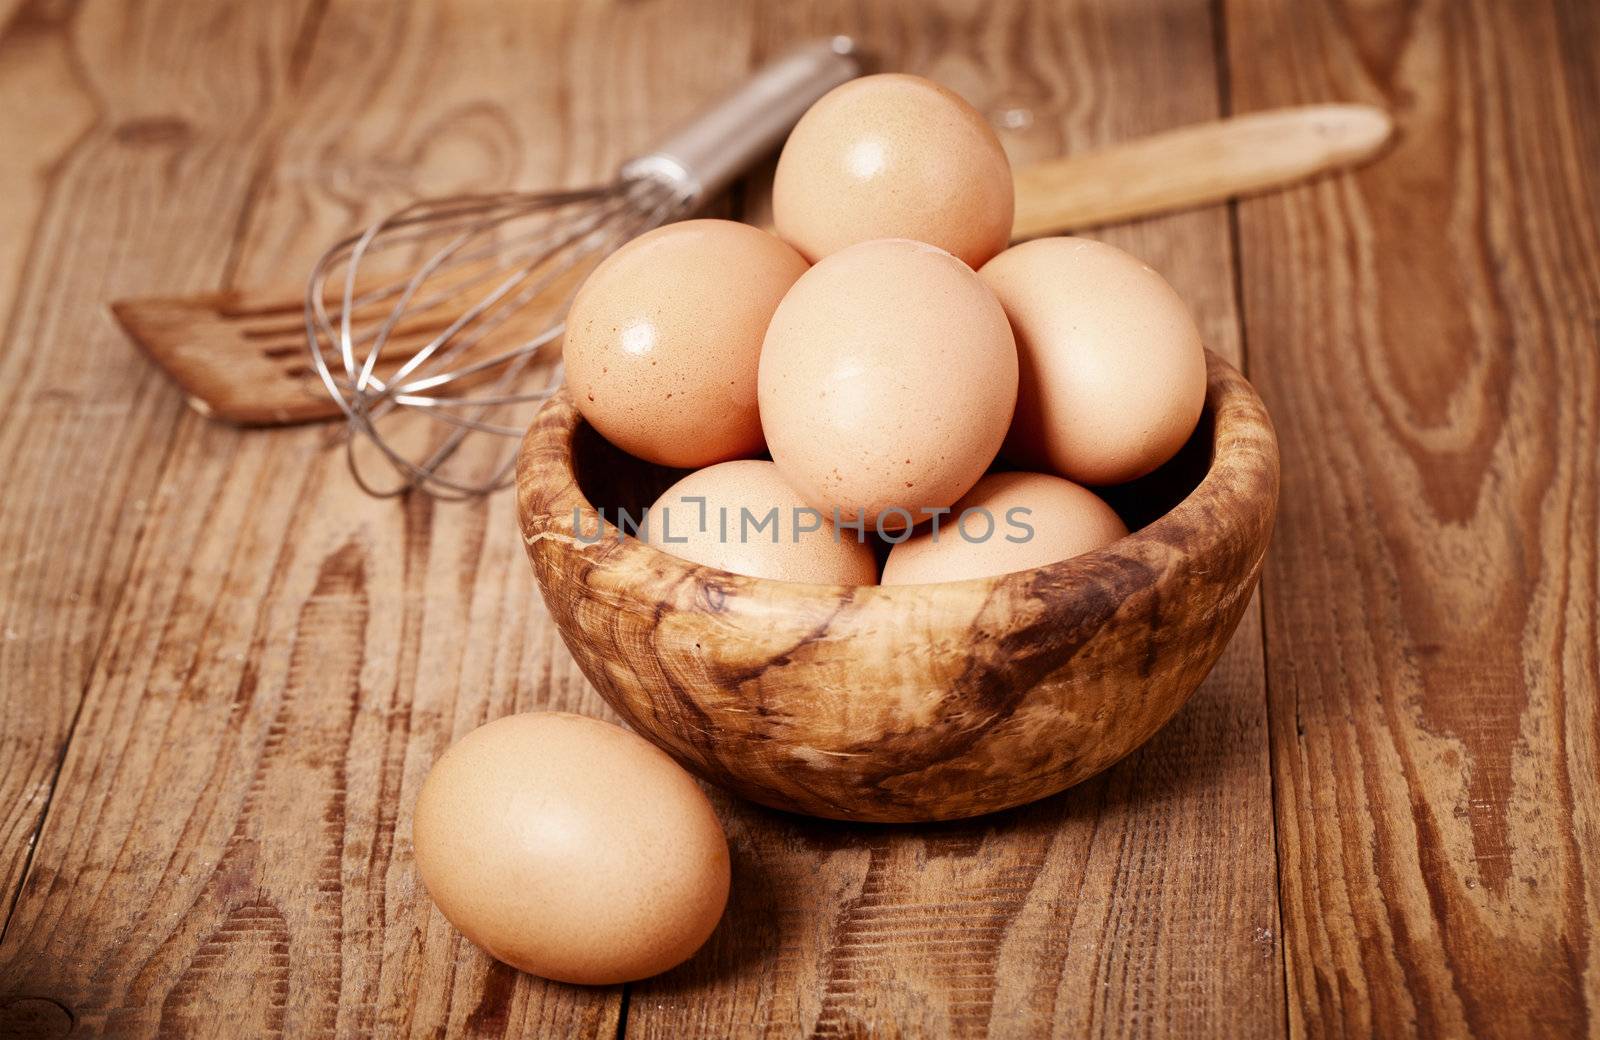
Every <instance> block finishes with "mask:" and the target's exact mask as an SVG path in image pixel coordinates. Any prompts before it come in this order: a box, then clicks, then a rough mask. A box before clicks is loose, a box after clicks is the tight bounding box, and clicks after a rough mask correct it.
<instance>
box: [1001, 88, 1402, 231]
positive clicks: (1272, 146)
mask: <svg viewBox="0 0 1600 1040" xmlns="http://www.w3.org/2000/svg"><path fill="white" fill-rule="evenodd" d="M1393 131H1394V122H1393V121H1392V120H1391V119H1390V118H1389V114H1388V113H1387V112H1385V111H1384V110H1383V109H1381V108H1375V107H1373V106H1371V105H1304V106H1299V107H1295V108H1279V109H1272V110H1270V111H1266V112H1253V113H1251V114H1249V115H1243V116H1234V117H1232V118H1229V119H1219V120H1216V121H1215V122H1210V123H1200V124H1198V125H1196V126H1187V127H1183V128H1182V129H1178V130H1170V131H1168V132H1166V133H1162V134H1155V135H1153V136H1151V137H1143V138H1139V139H1138V140H1135V141H1129V142H1128V143H1126V144H1120V145H1114V146H1112V147H1110V148H1106V149H1104V150H1102V151H1098V152H1091V153H1089V154H1087V155H1078V156H1071V157H1069V158H1065V159H1055V160H1052V161H1049V162H1043V163H1037V164H1035V165H1032V166H1028V167H1024V168H1023V169H1020V170H1018V171H1017V173H1016V184H1017V213H1016V219H1015V222H1014V224H1013V226H1012V231H1011V237H1012V238H1013V239H1020V238H1031V237H1034V236H1038V235H1044V234H1051V233H1054V232H1059V231H1065V230H1067V229H1070V228H1084V227H1093V226H1096V225H1099V224H1109V223H1113V222H1115V221H1119V220H1130V219H1132V218H1135V217H1145V216H1150V215H1152V214H1156V213H1164V212H1166V211H1168V210H1174V209H1186V208H1188V207H1191V206H1203V205H1207V204H1210V203H1216V202H1221V201H1223V200H1225V199H1229V198H1233V197H1235V196H1238V195H1247V194H1250V193H1251V192H1257V191H1262V190H1265V189H1268V188H1276V187H1280V186H1282V185H1284V184H1288V183H1292V182H1294V181H1298V180H1303V179H1305V178H1307V177H1311V176H1315V175H1316V174H1319V173H1323V172H1325V171H1328V170H1333V169H1337V168H1339V167H1343V166H1351V165H1354V164H1356V163H1361V162H1364V161H1366V160H1367V159H1370V158H1372V157H1373V156H1374V155H1376V154H1377V153H1378V152H1379V151H1380V150H1382V148H1383V146H1384V144H1385V143H1386V142H1387V141H1388V140H1389V137H1390V135H1391V134H1392V133H1393Z"/></svg>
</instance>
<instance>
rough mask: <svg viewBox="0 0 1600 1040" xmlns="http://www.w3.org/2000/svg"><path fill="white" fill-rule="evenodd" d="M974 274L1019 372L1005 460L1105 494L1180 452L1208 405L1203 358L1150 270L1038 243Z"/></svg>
mask: <svg viewBox="0 0 1600 1040" xmlns="http://www.w3.org/2000/svg"><path fill="white" fill-rule="evenodd" d="M979 275H980V276H981V277H982V278H983V280H984V282H985V283H986V284H987V285H988V286H989V288H990V289H993V290H994V294H995V296H997V297H999V299H1000V303H1001V305H1002V306H1004V307H1005V310H1006V316H1007V317H1008V318H1010V319H1011V328H1012V331H1013V332H1015V333H1016V338H1017V354H1018V359H1019V360H1020V362H1021V365H1022V375H1021V379H1020V381H1019V384H1018V388H1017V415H1016V419H1015V420H1014V421H1013V423H1012V426H1011V433H1010V435H1009V436H1008V437H1007V438H1006V446H1005V455H1006V457H1007V458H1009V459H1013V460H1014V461H1016V462H1017V463H1018V464H1019V465H1022V466H1027V467H1029V468H1032V469H1043V470H1049V471H1051V472H1053V473H1059V474H1061V475H1062V476H1064V477H1067V478H1070V479H1072V480H1076V481H1078V482H1079V483H1082V484H1096V485H1105V484H1120V483H1122V482H1124V481H1128V480H1132V479H1134V478H1135V477H1141V476H1143V475H1144V474H1146V473H1149V472H1150V471H1151V470H1153V469H1155V468H1156V467H1157V466H1159V465H1161V464H1162V463H1163V462H1165V461H1167V460H1168V459H1170V458H1171V457H1172V456H1173V455H1174V454H1176V453H1177V451H1178V449H1179V448H1181V447H1183V444H1184V442H1185V441H1187V440H1188V439H1189V435H1190V434H1191V433H1193V432H1194V427H1195V423H1197V422H1198V421H1199V419H1200V409H1201V408H1202V407H1203V406H1204V404H1205V397H1206V358H1205V351H1204V350H1203V349H1202V347H1201V344H1200V330H1199V329H1197V328H1196V327H1195V324H1194V318H1193V317H1191V316H1190V314H1189V308H1188V307H1187V306H1185V305H1184V302H1183V299H1182V298H1181V297H1179V295H1178V294H1177V292H1175V291H1174V290H1173V288H1172V286H1170V285H1168V284H1167V281H1166V279H1164V278H1162V277H1161V275H1159V274H1157V273H1156V271H1155V269H1154V268H1152V267H1150V265H1148V264H1146V263H1144V262H1143V261H1141V260H1139V259H1137V258H1135V257H1132V256H1129V255H1128V254H1127V253H1124V252H1123V251H1122V250H1120V249H1117V248H1116V247H1114V246H1109V245H1106V244H1105V243H1104V242H1096V241H1094V240H1092V239H1087V238H1042V239H1038V240H1035V241H1033V242H1024V243H1023V244H1022V245H1019V246H1013V247H1012V248H1010V249H1008V250H1006V251H1005V252H1004V253H1001V254H1000V255H999V256H997V257H995V258H994V259H993V260H991V261H989V262H988V263H987V264H985V265H984V267H983V270H982V271H980V272H979Z"/></svg>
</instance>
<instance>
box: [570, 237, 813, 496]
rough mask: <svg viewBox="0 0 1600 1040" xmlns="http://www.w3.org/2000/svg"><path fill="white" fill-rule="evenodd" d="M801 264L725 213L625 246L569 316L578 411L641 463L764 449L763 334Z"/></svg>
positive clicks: (696, 460) (714, 458)
mask: <svg viewBox="0 0 1600 1040" xmlns="http://www.w3.org/2000/svg"><path fill="white" fill-rule="evenodd" d="M805 269H806V262H805V260H804V259H802V258H801V256H800V254H799V253H796V252H795V251H794V250H793V249H792V248H790V247H789V246H788V245H785V244H784V243H783V242H781V241H779V240H778V239H777V238H775V237H773V236H772V235H770V234H768V233H767V232H765V231H762V230H760V229H758V228H753V227H750V226H749V225H747V224H740V223H736V222H734V221H730V220H687V221H683V222H682V223H678V224H668V225H667V226H666V227H661V228H657V229H655V230H654V231H650V232H647V233H645V234H643V235H640V236H639V237H638V238H636V239H634V240H633V241H631V242H629V243H627V244H626V245H624V246H622V247H621V248H620V249H618V250H617V251H616V252H615V253H613V254H611V255H610V256H609V257H607V258H606V259H605V260H603V261H601V263H600V264H599V265H598V266H597V267H596V268H595V269H594V271H593V272H591V273H590V275H589V277H588V279H587V280H586V281H585V282H584V283H583V286H582V287H581V288H580V289H579V290H578V294H577V296H576V297H575V298H574V299H573V301H572V308H571V310H570V311H569V312H568V315H567V329H566V336H565V340H564V343H563V346H562V352H563V357H564V359H565V363H566V382H567V385H568V386H569V387H570V388H571V393H572V395H573V400H574V402H575V403H576V404H577V407H578V411H579V412H581V413H582V414H583V417H584V418H585V419H586V420H588V422H589V424H590V425H591V426H593V427H594V428H595V429H596V430H598V431H599V432H600V434H601V436H603V437H605V438H606V439H607V440H608V441H610V442H611V443H612V444H615V445H616V446H617V447H619V448H621V449H622V450H623V451H626V452H628V453H629V454H630V455H635V456H637V457H639V458H641V459H644V460H646V461H648V462H656V463H660V464H662V465H666V466H679V467H684V468H693V467H697V466H708V465H710V464H712V463H714V462H723V461H725V460H728V459H737V458H747V457H749V456H752V455H757V454H760V452H761V449H762V437H761V420H760V416H759V414H758V411H757V407H756V365H757V360H758V358H759V356H760V353H761V339H762V336H763V335H765V333H766V329H767V322H768V321H769V320H770V319H771V318H772V312H773V310H774V308H776V307H777V306H778V301H779V300H780V299H782V298H783V294H784V293H785V292H787V291H788V289H789V287H790V286H791V285H793V284H794V281H795V279H797V278H799V277H800V275H801V274H802V273H803V272H804V271H805Z"/></svg>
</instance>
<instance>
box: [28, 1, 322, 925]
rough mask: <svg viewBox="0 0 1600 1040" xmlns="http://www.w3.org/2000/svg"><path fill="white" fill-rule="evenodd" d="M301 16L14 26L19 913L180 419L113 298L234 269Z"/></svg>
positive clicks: (175, 16) (261, 9)
mask: <svg viewBox="0 0 1600 1040" xmlns="http://www.w3.org/2000/svg"><path fill="white" fill-rule="evenodd" d="M303 13H304V5H303V4H296V3H284V4H277V5H274V6H270V7H269V6H266V5H260V6H251V7H249V8H244V9H236V10H231V11H228V12H224V13H222V14H220V15H218V14H216V13H214V12H207V11H205V10H203V9H201V8H199V7H197V6H194V5H188V6H174V7H169V8H164V9H162V10H160V11H150V12H144V15H143V16H141V14H140V13H138V12H135V13H132V14H130V13H128V12H124V11H122V10H121V8H120V5H116V4H101V5H99V6H98V7H96V8H93V9H89V10H84V9H79V8H72V7H68V6H66V5H59V4H52V3H45V2H30V3H23V4H20V5H17V6H16V7H15V8H14V9H13V11H12V13H11V15H10V18H9V20H8V21H7V22H6V23H5V25H4V30H3V34H0V91H3V92H4V95H5V97H6V103H5V104H4V105H0V134H3V139H4V140H5V142H6V145H5V148H4V149H3V152H4V156H3V157H0V199H3V202H0V314H3V315H4V316H5V317H6V325H5V332H4V349H3V351H0V385H4V386H5V387H6V407H5V408H4V409H3V410H0V452H3V453H4V454H3V457H4V458H7V459H14V460H25V462H24V464H22V465H18V466H16V467H15V468H14V469H13V470H12V471H11V478H10V480H9V482H8V488H7V492H6V496H5V509H4V510H3V511H0V690H3V691H4V696H3V697H0V885H3V889H0V891H3V892H4V902H3V903H0V920H3V919H4V917H5V916H7V915H9V912H10V909H11V903H12V898H13V896H14V894H15V892H16V889H17V883H18V881H19V880H20V878H21V873H22V871H23V869H24V866H25V863H26V860H27V858H28V856H29V854H30V850H31V848H32V844H33V839H34V835H35V834H36V832H37V828H38V826H39V823H40V820H41V817H42V815H43V812H44V808H45V805H46V803H47V801H48V799H49V797H50V794H51V792H52V790H53V789H54V785H55V782H56V775H57V770H58V767H59V765H60V762H61V755H62V750H63V747H64V745H65V742H66V740H67V738H68V735H69V733H70V732H71V729H72V726H73V722H74V718H75V715H76V712H77V710H78V708H79V705H80V703H81V698H82V696H83V693H84V690H85V687H86V686H87V684H88V682H89V680H90V675H91V673H92V670H93V666H94V662H95V661H96V659H97V656H98V654H99V652H100V650H101V648H102V644H103V638H104V634H105V631H106V628H107V626H108V624H109V623H110V619H111V616H112V614H113V612H114V610H115V609H116V605H117V603H118V602H119V601H120V600H121V598H122V596H123V594H124V590H125V579H126V577H127V575H128V573H129V567H130V564H131V559H132V555H133V549H134V546H135V544H136V542H137V541H138V538H139V535H140V532H141V531H142V529H143V525H144V522H145V518H146V515H147V505H148V502H149V499H150V496H151V495H152V493H153V491H154V489H155V487H156V485H157V483H158V480H159V476H160V474H161V472H162V470H163V468H164V466H165V465H166V462H167V460H168V452H169V449H170V446H171V443H172V437H173V431H174V428H175V424H176V420H177V418H178V415H179V414H180V411H181V409H176V408H174V407H173V405H174V400H173V398H172V396H171V394H170V393H169V392H168V391H167V389H166V388H164V387H163V386H162V385H161V381H160V379H159V378H156V379H152V378H151V377H152V373H151V372H150V370H149V368H148V366H147V365H145V364H144V363H142V362H141V361H140V360H139V359H137V358H131V357H129V355H128V348H127V344H126V342H125V341H124V340H123V337H122V336H121V335H120V333H118V331H117V330H116V329H115V327H114V326H112V325H111V324H110V323H109V322H108V321H106V320H105V317H104V315H103V313H102V311H101V303H102V301H103V300H104V299H106V298H107V297H108V296H110V295H113V294H120V293H126V292H136V291H138V290H141V289H144V288H147V287H148V285H149V284H150V282H149V279H150V278H151V277H152V276H153V275H155V274H157V273H159V276H160V277H161V278H163V279H164V280H166V282H167V283H168V284H170V285H171V286H172V287H173V288H174V289H194V288H200V287H203V286H205V285H207V284H208V283H209V282H210V280H212V279H215V277H216V275H217V271H218V270H219V269H220V268H221V267H222V266H223V265H224V264H225V263H226V262H227V259H228V256H229V253H230V250H231V248H232V246H233V240H234V237H235V231H236V228H235V224H236V221H237V219H238V212H239V206H240V205H241V203H242V202H243V200H244V199H245V197H246V196H247V194H248V191H249V186H250V182H251V179H252V177H253V175H254V173H255V169H256V167H257V165H258V164H259V162H260V159H261V154H262V150H263V148H264V146H265V142H266V126H267V124H268V122H269V120H270V117H271V113H272V111H273V108H274V105H275V103H276V102H277V100H278V97H279V93H280V91H281V88H282V86H283V83H284V81H285V80H286V79H287V77H288V76H289V74H290V66H291V64H292V54H293V49H294V45H295V41H296V39H297V34H298V32H299V29H300V26H301V21H302V16H303ZM241 64H248V65H250V66H251V67H252V68H253V69H254V70H255V73H256V74H255V75H252V76H248V77H241V76H239V75H237V69H238V68H239V66H240V65H241ZM151 255H158V256H160V257H161V262H160V265H159V272H158V271H157V268H156V267H155V266H154V265H151V264H150V263H149V262H148V258H149V257H150V256H151Z"/></svg>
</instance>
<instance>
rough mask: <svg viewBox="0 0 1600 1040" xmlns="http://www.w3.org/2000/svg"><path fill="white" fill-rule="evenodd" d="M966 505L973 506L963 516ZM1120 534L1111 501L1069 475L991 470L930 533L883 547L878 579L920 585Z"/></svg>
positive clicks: (1037, 560) (1005, 570) (1017, 565)
mask: <svg viewBox="0 0 1600 1040" xmlns="http://www.w3.org/2000/svg"><path fill="white" fill-rule="evenodd" d="M968 510H974V511H975V512H973V513H971V514H970V515H968V516H966V519H965V520H963V519H962V517H963V514H965V513H966V512H967V511H968ZM1014 510H1019V511H1020V512H1013V511H1014ZM991 521H992V523H991ZM1127 533H1128V529H1127V527H1125V526H1124V525H1123V523H1122V519H1121V517H1119V516H1117V514H1116V513H1115V512H1114V511H1113V510H1112V508H1111V507H1110V506H1108V505H1106V504H1105V502H1103V501H1101V499H1100V497H1099V496H1098V495H1096V494H1095V493H1094V492H1093V491H1090V490H1089V489H1088V488H1085V487H1081V486H1079V485H1077V484H1074V483H1073V482H1072V481H1070V480H1064V479H1063V478H1061V477H1055V476H1051V475H1049V474H1046V473H991V474H989V475H988V476H986V477H984V478H983V479H982V480H980V481H978V483H977V484H976V485H975V486H974V487H973V489H972V490H971V491H969V492H967V493H966V494H965V495H964V496H962V498H961V501H960V502H957V503H956V504H955V506H954V507H952V508H951V510H950V516H949V517H947V518H943V522H942V523H941V524H940V526H939V529H938V533H937V535H935V533H934V531H933V529H932V527H931V525H930V526H927V527H924V528H922V529H920V530H918V531H916V532H915V533H914V534H912V535H911V537H910V538H908V539H906V540H905V541H903V542H901V543H900V544H898V545H896V546H895V547H894V548H893V549H891V550H890V551H889V558H888V560H886V561H885V562H884V566H883V584H885V585H926V584H931V583H933V582H940V581H965V580H966V579H968V578H988V577H993V576H996V575H1000V574H1010V573H1012V572H1013V571H1025V570H1032V569H1033V568H1035V567H1043V566H1045V565H1046V564H1051V563H1056V562H1058V561H1060V560H1066V559H1070V558H1071V557H1073V556H1078V555H1080V554H1082V553H1086V552H1089V551H1091V550H1094V549H1098V548H1100V547H1101V546H1105V545H1110V544H1111V543H1112V542H1114V541H1116V540H1117V539H1118V538H1121V537H1122V536H1123V535H1125V534H1127Z"/></svg>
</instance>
